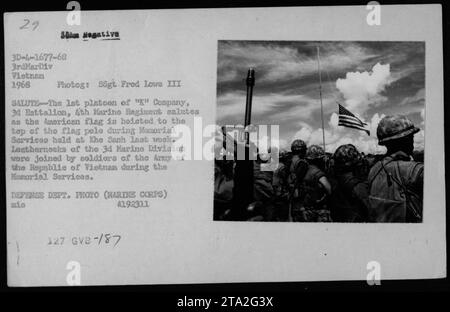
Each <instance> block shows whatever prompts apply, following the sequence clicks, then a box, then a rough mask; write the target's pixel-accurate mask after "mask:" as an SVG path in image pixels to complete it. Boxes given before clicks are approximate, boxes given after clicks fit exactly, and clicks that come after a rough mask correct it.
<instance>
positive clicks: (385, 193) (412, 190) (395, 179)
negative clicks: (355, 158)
mask: <svg viewBox="0 0 450 312" xmlns="http://www.w3.org/2000/svg"><path fill="white" fill-rule="evenodd" d="M383 166H384V169H383ZM423 170H424V165H423V163H420V162H416V161H413V160H411V157H410V156H408V155H407V154H406V153H404V152H402V151H399V152H396V153H393V154H391V155H387V156H385V157H384V158H383V159H382V160H381V161H379V162H377V163H376V164H375V165H374V166H373V167H372V168H371V170H370V172H369V177H368V180H369V187H370V195H371V196H376V197H378V198H384V199H388V200H398V199H399V198H402V196H403V198H404V196H405V195H404V193H405V190H406V203H407V210H406V216H405V219H404V220H396V221H400V222H417V221H420V220H417V218H416V217H415V215H416V214H417V217H418V218H419V219H421V218H422V207H423ZM386 171H387V172H388V173H389V175H388V174H387V173H386ZM375 217H376V216H375ZM387 221H389V220H387Z"/></svg>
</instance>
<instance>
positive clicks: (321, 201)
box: [214, 115, 424, 222]
mask: <svg viewBox="0 0 450 312" xmlns="http://www.w3.org/2000/svg"><path fill="white" fill-rule="evenodd" d="M418 131H419V129H418V128H417V127H415V126H414V124H413V123H412V122H411V121H410V120H409V119H408V118H407V117H405V116H401V115H396V116H386V117H384V118H383V119H382V120H381V121H380V123H379V125H378V128H377V137H378V143H379V144H380V145H384V146H385V147H386V150H387V152H386V154H384V155H379V156H378V157H374V156H372V157H370V156H369V155H365V154H364V153H361V152H359V151H358V149H357V148H356V147H355V146H354V145H352V144H345V145H341V146H339V147H338V148H337V149H336V151H335V152H334V154H332V155H331V154H327V153H325V151H324V149H323V148H322V147H321V146H319V145H311V146H307V145H306V143H305V142H304V141H302V140H294V141H293V142H292V144H291V152H280V153H279V164H278V166H277V168H276V169H275V170H274V171H263V170H261V164H262V163H264V162H266V161H267V159H264V158H261V157H258V158H257V160H256V161H255V162H254V171H253V201H252V203H250V204H249V205H248V207H247V208H246V209H247V214H246V215H245V220H253V221H292V222H421V221H422V206H423V170H424V165H423V162H420V161H417V160H414V159H413V157H412V156H413V151H414V140H413V137H414V134H415V133H417V132H418ZM233 168H234V167H233V162H232V161H231V162H230V161H228V162H222V161H217V162H216V170H215V196H214V219H215V220H228V219H229V216H230V211H231V208H232V205H233V203H234V202H233V200H232V197H233V185H234V181H233Z"/></svg>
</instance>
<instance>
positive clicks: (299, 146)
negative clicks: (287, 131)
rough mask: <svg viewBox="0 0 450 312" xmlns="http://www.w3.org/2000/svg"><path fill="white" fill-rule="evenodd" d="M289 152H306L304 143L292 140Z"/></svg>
mask: <svg viewBox="0 0 450 312" xmlns="http://www.w3.org/2000/svg"><path fill="white" fill-rule="evenodd" d="M291 151H292V152H294V153H295V152H298V153H304V152H306V143H305V141H303V140H294V142H292V144H291Z"/></svg>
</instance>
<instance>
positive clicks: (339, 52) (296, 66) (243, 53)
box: [218, 41, 373, 83]
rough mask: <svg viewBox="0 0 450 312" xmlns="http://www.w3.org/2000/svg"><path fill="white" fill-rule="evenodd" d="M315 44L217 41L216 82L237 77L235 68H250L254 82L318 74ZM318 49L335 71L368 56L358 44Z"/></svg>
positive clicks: (323, 61)
mask: <svg viewBox="0 0 450 312" xmlns="http://www.w3.org/2000/svg"><path fill="white" fill-rule="evenodd" d="M316 45H317V43H313V42H298V43H295V42H293V44H292V45H290V46H288V45H283V44H277V43H271V42H248V41H247V42H240V41H221V42H220V45H219V57H218V73H219V74H218V82H219V83H223V82H229V81H235V80H239V79H241V78H242V77H240V76H239V70H242V68H249V67H253V68H255V69H256V71H257V73H258V75H259V74H262V76H258V78H257V79H258V82H276V81H282V80H288V79H292V78H300V77H304V76H308V75H311V74H314V75H318V59H317V54H316ZM322 45H324V47H323V49H321V55H320V62H321V67H322V69H323V70H326V71H327V72H332V71H339V70H344V69H345V68H348V67H349V66H353V64H355V63H356V64H358V63H362V62H363V61H364V60H366V59H367V58H368V57H371V56H373V55H371V54H368V53H367V51H366V50H365V49H363V48H362V47H360V46H359V45H358V44H352V43H346V44H340V43H328V44H324V43H322Z"/></svg>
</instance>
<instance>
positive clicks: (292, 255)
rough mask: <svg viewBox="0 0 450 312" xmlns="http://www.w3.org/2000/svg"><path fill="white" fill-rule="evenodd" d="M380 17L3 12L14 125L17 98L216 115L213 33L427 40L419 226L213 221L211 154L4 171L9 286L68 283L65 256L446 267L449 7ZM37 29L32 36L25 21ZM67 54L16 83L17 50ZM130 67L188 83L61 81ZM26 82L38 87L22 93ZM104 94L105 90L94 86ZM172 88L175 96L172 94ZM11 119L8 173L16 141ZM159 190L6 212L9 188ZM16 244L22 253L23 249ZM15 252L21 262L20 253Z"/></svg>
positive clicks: (193, 265) (127, 278) (174, 266)
mask: <svg viewBox="0 0 450 312" xmlns="http://www.w3.org/2000/svg"><path fill="white" fill-rule="evenodd" d="M381 9H382V12H381V13H382V16H381V26H372V27H371V26H368V25H367V23H366V15H367V13H368V11H367V10H366V8H365V7H314V8H313V7H304V8H258V9H255V8H253V9H220V10H219V9H214V10H163V11H115V12H113V11H105V12H84V11H83V12H82V24H81V26H67V24H66V14H67V13H66V12H53V13H13V14H6V15H5V70H6V72H5V77H6V78H5V79H6V80H5V83H6V102H5V103H6V104H5V105H6V125H8V124H9V123H8V121H9V119H10V113H9V112H10V110H11V106H10V103H11V99H13V98H27V97H33V98H39V99H42V100H43V99H46V98H57V99H58V98H61V99H64V98H66V97H67V98H69V97H77V96H78V95H80V97H83V98H84V97H86V96H88V95H90V96H91V97H93V98H94V97H97V95H98V97H99V98H105V99H107V98H111V99H112V98H121V97H124V98H127V97H130V98H134V97H139V96H142V97H150V98H153V97H161V98H164V97H171V98H176V97H179V98H186V99H189V100H190V101H191V103H193V105H196V106H197V107H199V108H200V109H201V111H202V117H203V119H204V120H203V122H204V124H206V123H213V122H214V121H215V102H216V73H217V41H218V40H223V39H233V40H314V41H319V40H339V41H340V40H366V41H372V40H374V41H377V40H380V41H389V40H393V41H425V42H426V130H425V135H426V138H425V142H426V146H425V150H426V153H425V162H426V164H425V198H424V222H423V224H413V225H412V224H338V223H334V224H317V223H308V224H305V223H258V222H255V223H250V222H214V221H213V220H212V214H213V183H212V177H213V163H212V162H208V161H186V162H178V163H174V162H172V163H171V171H170V172H163V173H157V172H155V171H152V172H151V173H147V174H145V173H138V174H136V173H134V174H129V175H127V174H124V173H117V174H111V173H109V174H100V175H99V174H97V175H96V176H97V178H96V179H95V180H94V181H93V182H85V183H83V182H79V183H72V186H70V184H69V183H68V182H58V183H55V182H50V181H49V182H46V183H42V182H40V183H32V182H17V181H16V182H10V181H7V199H8V208H7V221H8V224H7V234H8V283H9V285H10V286H29V285H33V286H35V285H66V275H67V273H68V271H67V270H66V264H67V263H68V262H69V261H71V260H75V261H78V262H79V263H81V283H82V285H104V284H109V285H111V284H160V283H164V284H168V283H216V282H221V283H222V282H263V281H264V282H270V281H311V280H365V279H366V275H367V272H368V271H367V269H366V265H367V263H368V262H369V261H372V260H376V261H378V262H379V263H380V264H381V278H382V279H405V278H408V279H409V278H411V279H412V278H437V277H444V276H445V275H446V266H445V263H446V250H445V190H444V183H445V179H444V137H443V63H442V57H443V55H442V35H441V34H442V28H441V27H442V26H441V7H440V6H438V5H428V6H419V5H417V6H409V7H402V6H382V8H381ZM24 18H29V19H38V20H39V21H40V26H39V29H38V30H36V31H35V32H23V31H19V30H18V28H19V27H20V26H21V25H22V24H23V19H24ZM62 30H68V31H74V32H83V31H103V30H118V31H120V37H121V40H120V41H90V42H83V41H81V40H69V41H66V40H61V39H59V34H60V31H62ZM45 51H48V52H53V51H60V52H67V53H68V56H69V57H68V59H69V61H68V62H66V63H61V64H58V63H57V64H56V65H55V66H56V67H57V69H55V70H54V71H52V72H51V73H49V74H47V79H46V80H45V81H35V82H34V84H35V86H36V87H35V88H33V89H32V90H30V91H20V92H23V93H20V92H19V93H18V92H17V91H16V90H14V91H12V90H11V89H9V86H10V85H11V74H10V73H11V66H10V63H11V57H12V56H11V54H12V53H16V52H22V53H27V52H28V53H30V52H45ZM112 77H121V78H122V79H128V80H137V79H140V80H144V79H147V80H160V81H165V80H166V79H181V80H182V81H183V85H184V88H182V90H180V91H177V92H179V95H177V92H174V91H173V90H170V93H168V92H167V90H166V89H151V90H150V91H148V90H145V89H144V88H141V89H139V90H132V91H131V92H128V93H127V91H125V90H123V89H120V88H119V89H116V90H114V91H99V90H98V89H95V88H92V89H90V90H89V91H87V92H82V91H77V90H67V89H56V88H55V81H56V80H58V79H61V80H81V81H83V80H86V81H91V82H95V81H97V80H99V79H110V78H112ZM27 92H29V93H27ZM96 92H97V93H96ZM164 92H166V93H165V94H164ZM9 128H10V127H8V126H6V142H7V143H6V153H7V154H6V159H7V163H6V169H7V170H6V176H7V179H8V177H9V175H10V171H9V168H8V164H9V160H8V152H9V150H10V144H9V137H10V135H11V133H10V129H9ZM161 187H164V188H166V189H167V190H168V192H169V197H168V199H167V200H166V201H159V202H158V201H153V202H152V208H150V209H118V208H116V207H115V205H114V202H113V201H100V200H99V201H73V202H61V201H59V202H58V201H54V200H53V201H51V200H45V201H38V202H35V203H31V202H28V205H27V208H26V209H11V208H9V203H10V201H11V195H10V194H11V191H31V190H35V191H45V192H47V191H58V190H60V191H65V190H67V189H68V188H69V189H72V190H77V191H83V190H97V189H98V190H105V189H108V190H146V189H154V188H161ZM100 232H112V233H120V234H122V236H123V237H122V241H121V242H120V244H119V245H118V246H117V247H116V248H114V249H112V248H109V247H94V246H90V247H79V246H72V245H66V246H63V247H49V246H47V245H46V243H47V239H48V237H49V236H59V235H64V236H67V237H70V236H72V235H74V236H75V235H91V234H95V233H100ZM17 244H18V245H19V249H20V252H18V251H17ZM18 257H19V258H20V261H19V265H17V258H18Z"/></svg>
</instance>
